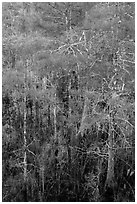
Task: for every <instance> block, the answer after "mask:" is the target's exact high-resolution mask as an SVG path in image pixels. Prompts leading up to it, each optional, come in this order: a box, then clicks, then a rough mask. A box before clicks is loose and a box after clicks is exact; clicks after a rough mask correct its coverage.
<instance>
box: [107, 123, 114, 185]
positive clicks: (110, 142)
mask: <svg viewBox="0 0 137 204" xmlns="http://www.w3.org/2000/svg"><path fill="white" fill-rule="evenodd" d="M110 123H111V121H110ZM113 134H114V132H113V131H112V124H110V127H109V134H108V167H107V179H106V185H107V186H109V187H111V186H112V185H113V182H114V151H113Z"/></svg>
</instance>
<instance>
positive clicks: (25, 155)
mask: <svg viewBox="0 0 137 204" xmlns="http://www.w3.org/2000/svg"><path fill="white" fill-rule="evenodd" d="M24 80H25V82H24V160H23V164H24V182H26V179H27V152H26V148H27V138H26V137H27V126H26V120H27V110H26V102H27V99H26V76H25V74H24Z"/></svg>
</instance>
